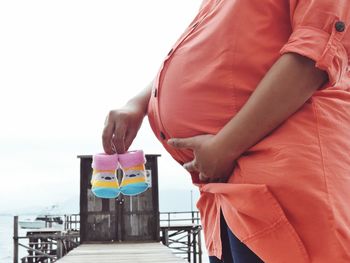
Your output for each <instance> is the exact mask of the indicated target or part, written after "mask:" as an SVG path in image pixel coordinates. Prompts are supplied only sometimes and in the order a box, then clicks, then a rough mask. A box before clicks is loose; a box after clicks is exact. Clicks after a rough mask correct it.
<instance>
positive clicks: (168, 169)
mask: <svg viewBox="0 0 350 263" xmlns="http://www.w3.org/2000/svg"><path fill="white" fill-rule="evenodd" d="M200 2H201V0H126V1H121V0H114V1H97V0H94V1H91V0H90V1H89V0H60V1H51V0H42V1H38V0H31V1H28V0H23V1H18V0H11V1H0V90H1V93H0V120H1V129H0V165H1V173H0V179H1V190H0V211H3V210H8V209H12V208H17V209H18V208H22V207H23V208H24V207H28V206H36V205H50V204H52V203H54V202H60V201H64V199H68V198H69V197H71V196H74V195H78V194H79V159H77V157H76V156H77V155H80V154H94V153H97V152H101V151H102V144H101V132H102V129H103V123H104V119H105V116H106V114H107V113H108V111H109V110H110V109H113V108H118V107H121V106H122V105H124V103H125V102H126V101H127V100H128V99H129V98H130V97H132V96H133V95H135V94H136V93H137V92H138V91H139V90H141V89H143V88H144V86H145V85H146V84H148V82H149V81H150V80H151V79H152V78H153V77H154V76H155V74H156V73H157V71H158V68H159V66H160V64H161V62H162V60H163V58H164V57H165V55H166V54H167V53H168V51H169V49H170V48H171V46H172V45H173V43H174V42H175V41H176V39H177V38H178V37H179V36H180V34H181V33H182V32H183V31H184V30H185V28H186V27H187V25H188V24H189V23H190V22H191V20H192V19H193V18H194V16H195V14H196V11H197V10H198V8H199V6H200ZM131 149H144V151H145V152H146V153H159V154H162V157H161V158H160V159H159V174H160V178H159V184H160V187H161V189H173V188H178V189H189V191H190V189H192V186H191V180H190V176H189V175H188V174H187V173H186V171H185V170H184V169H183V168H182V167H181V166H179V165H178V164H177V163H175V161H173V160H172V159H171V157H170V156H169V155H168V154H167V153H166V152H165V151H164V150H163V149H162V147H161V144H160V143H159V142H158V141H157V140H156V138H155V137H154V135H153V133H152V132H151V130H150V128H149V125H148V121H147V119H145V122H144V125H143V126H142V129H141V130H140V132H139V137H138V138H137V139H136V140H135V141H134V143H133V145H132V146H131Z"/></svg>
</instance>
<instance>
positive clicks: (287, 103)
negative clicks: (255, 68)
mask: <svg viewBox="0 0 350 263" xmlns="http://www.w3.org/2000/svg"><path fill="white" fill-rule="evenodd" d="M326 80H327V75H326V73H325V72H323V71H321V70H319V69H317V68H315V65H314V62H313V61H311V60H310V59H308V58H305V57H302V56H300V55H297V54H293V53H290V54H285V55H283V56H282V57H281V58H280V59H279V60H278V61H277V62H276V63H275V64H274V65H273V66H272V68H271V69H270V70H269V71H268V73H267V74H266V75H265V77H264V78H263V80H262V81H261V82H260V83H259V85H258V86H257V88H256V90H255V91H254V92H253V93H252V95H251V97H250V98H249V99H248V101H247V102H246V104H245V105H244V106H243V107H242V109H241V110H240V111H239V112H238V113H237V115H236V116H235V117H233V118H232V119H231V120H230V121H229V122H228V123H227V124H226V125H225V126H224V128H223V129H221V130H220V132H219V133H218V134H217V136H216V140H217V145H218V146H219V147H220V148H221V147H225V149H229V151H230V152H229V154H230V155H231V156H232V158H234V159H236V158H237V157H239V156H240V155H241V154H242V153H243V152H244V151H246V150H247V149H249V148H250V147H251V146H253V145H254V144H256V143H257V142H258V141H259V140H261V139H262V138H263V137H264V136H266V135H267V134H268V133H269V132H271V131H272V130H273V129H275V128H276V127H278V126H279V125H280V124H281V123H282V122H283V121H285V120H286V119H287V118H288V117H289V116H291V115H292V114H293V113H294V112H296V111H297V110H298V109H299V108H300V107H301V106H302V105H303V104H304V103H305V102H306V101H307V100H308V99H309V98H310V97H311V96H312V94H313V93H314V92H315V91H316V90H317V89H318V88H319V87H321V85H322V84H324V83H325V82H326Z"/></svg>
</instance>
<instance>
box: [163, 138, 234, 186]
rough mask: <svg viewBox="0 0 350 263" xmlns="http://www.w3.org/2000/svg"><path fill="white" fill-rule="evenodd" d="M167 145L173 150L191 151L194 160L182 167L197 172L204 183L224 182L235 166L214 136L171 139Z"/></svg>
mask: <svg viewBox="0 0 350 263" xmlns="http://www.w3.org/2000/svg"><path fill="white" fill-rule="evenodd" d="M168 144H169V145H171V146H173V147H175V148H186V149H191V150H193V154H194V159H193V160H192V161H191V162H188V163H185V164H184V165H183V167H184V168H185V169H186V170H187V171H189V172H191V171H197V172H199V178H200V180H201V181H204V182H225V181H227V179H228V177H229V176H230V175H231V174H232V171H233V169H234V166H235V160H233V159H232V158H231V157H230V156H229V155H228V154H227V153H226V152H225V147H221V146H220V145H219V144H218V143H217V142H216V140H215V135H211V134H206V135H198V136H195V137H190V138H182V139H179V138H173V139H170V140H169V141H168Z"/></svg>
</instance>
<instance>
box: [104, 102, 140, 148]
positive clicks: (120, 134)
mask: <svg viewBox="0 0 350 263" xmlns="http://www.w3.org/2000/svg"><path fill="white" fill-rule="evenodd" d="M144 116H145V113H144V111H143V110H141V109H139V108H138V107H133V106H130V105H128V106H125V107H123V108H121V109H118V110H112V111H110V112H109V114H108V115H107V117H106V121H105V127H104V130H103V134H102V143H103V148H104V150H105V152H106V153H108V154H112V153H115V152H117V153H124V152H126V151H127V150H128V149H129V147H130V145H131V143H132V141H133V140H134V138H135V137H136V134H137V132H138V130H139V129H140V126H141V124H142V120H143V117H144Z"/></svg>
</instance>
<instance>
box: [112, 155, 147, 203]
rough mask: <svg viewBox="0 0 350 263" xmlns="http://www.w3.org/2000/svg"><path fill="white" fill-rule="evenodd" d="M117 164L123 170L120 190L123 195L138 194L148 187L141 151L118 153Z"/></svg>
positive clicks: (144, 160) (143, 157)
mask: <svg viewBox="0 0 350 263" xmlns="http://www.w3.org/2000/svg"><path fill="white" fill-rule="evenodd" d="M118 158H119V164H120V166H121V168H122V170H123V179H122V182H121V183H120V191H121V193H122V194H124V195H129V196H133V195H138V194H140V193H143V192H144V191H146V190H147V188H148V183H147V181H146V171H145V162H146V159H145V156H144V154H143V151H141V150H140V151H131V152H127V153H124V154H119V156H118Z"/></svg>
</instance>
